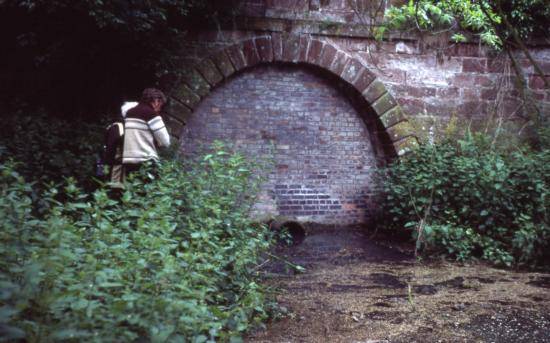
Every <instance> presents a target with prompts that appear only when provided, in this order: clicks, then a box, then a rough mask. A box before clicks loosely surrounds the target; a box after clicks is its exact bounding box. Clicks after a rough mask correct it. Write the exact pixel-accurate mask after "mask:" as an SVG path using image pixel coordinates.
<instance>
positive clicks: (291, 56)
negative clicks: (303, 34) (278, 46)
mask: <svg viewBox="0 0 550 343" xmlns="http://www.w3.org/2000/svg"><path fill="white" fill-rule="evenodd" d="M299 52H300V36H297V35H289V36H288V37H287V38H286V40H283V57H282V61H285V62H297V61H298V54H299Z"/></svg>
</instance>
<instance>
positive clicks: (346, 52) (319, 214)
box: [167, 0, 550, 223]
mask: <svg viewBox="0 0 550 343" xmlns="http://www.w3.org/2000/svg"><path fill="white" fill-rule="evenodd" d="M239 3H240V4H241V6H242V7H241V9H242V10H243V11H242V12H241V13H244V16H241V17H238V18H235V19H234V20H233V21H231V23H226V24H223V25H221V26H220V27H219V28H218V29H216V30H215V31H212V30H197V31H194V32H189V34H188V36H187V37H186V41H187V42H188V45H187V47H186V49H185V51H184V52H183V53H182V65H184V66H185V67H184V69H185V73H184V74H183V75H182V76H181V78H178V79H176V80H173V79H172V80H171V84H172V85H175V87H172V88H171V89H172V91H171V101H170V102H171V103H170V106H169V112H170V115H169V116H168V117H167V120H168V121H169V122H170V127H171V130H172V134H173V135H175V136H177V137H179V138H181V140H182V147H183V149H185V150H189V151H192V150H193V149H194V148H193V147H194V146H196V145H197V144H198V143H199V142H205V143H207V142H210V141H212V140H213V139H217V138H222V139H230V140H232V141H233V142H235V143H236V145H237V146H239V147H241V148H242V150H244V151H246V152H247V153H249V154H259V155H262V156H263V155H265V154H266V151H267V150H266V149H267V146H268V145H269V144H273V146H274V150H273V151H272V152H273V154H272V155H273V157H274V160H275V164H274V168H273V170H272V173H271V175H270V177H269V182H268V183H267V184H266V185H265V187H264V192H263V195H262V201H261V202H260V203H259V204H258V209H259V210H261V211H264V212H266V213H273V214H281V215H289V216H295V217H297V218H298V219H300V220H314V221H318V222H326V223H328V222H346V223H357V222H363V221H366V220H368V218H369V216H370V213H371V210H372V209H373V208H375V207H376V206H375V203H374V201H373V200H372V199H373V197H372V195H373V192H372V190H373V189H374V188H375V184H374V183H373V181H372V175H373V171H374V169H376V166H377V165H378V164H380V163H384V161H387V160H389V159H391V158H393V156H395V155H396V154H402V153H405V152H406V151H407V150H408V149H410V147H411V146H412V145H414V144H416V143H417V140H416V138H415V137H418V136H426V135H427V132H429V131H430V129H433V126H434V122H439V123H444V122H446V121H448V120H449V118H450V117H451V116H456V117H457V118H458V119H459V123H460V124H461V125H463V126H464V127H465V126H467V125H471V124H473V125H475V124H476V123H480V122H484V121H486V120H487V119H488V118H490V117H493V116H500V117H502V118H505V119H512V120H513V119H517V118H521V116H522V115H523V114H524V113H523V112H524V109H523V106H522V103H523V100H522V98H521V96H520V93H519V92H518V90H517V89H516V86H515V85H516V82H515V81H516V78H515V75H514V73H513V70H512V69H511V67H510V61H509V59H508V57H507V56H505V55H503V54H502V53H495V52H491V51H488V50H487V49H486V48H484V47H481V46H479V45H478V44H474V43H471V44H455V45H451V44H449V43H448V37H437V39H434V38H429V37H425V38H424V39H418V37H410V36H401V37H390V38H389V39H387V40H384V41H375V40H374V39H373V38H372V35H371V32H370V29H369V27H368V26H366V25H364V23H365V22H366V20H367V19H369V18H362V17H361V16H360V15H358V14H360V13H359V12H357V9H352V8H350V7H349V6H348V2H347V1H346V0H318V1H316V0H254V1H244V2H242V1H240V2H239ZM369 20H370V19H369ZM530 49H531V53H532V54H533V56H534V58H535V59H536V60H537V62H538V63H539V64H540V66H541V67H542V69H543V71H544V72H545V74H546V76H547V77H548V75H550V47H549V46H548V45H533V46H531V47H530ZM516 56H517V58H518V60H519V62H520V63H521V65H522V66H523V70H524V72H525V78H526V80H527V82H528V85H529V87H530V91H531V94H532V96H533V97H534V99H536V100H537V101H539V106H540V108H542V110H543V112H548V110H549V109H550V106H549V104H550V92H549V91H548V90H547V89H543V82H542V79H541V78H540V77H539V76H537V75H535V73H534V70H533V67H532V66H530V64H529V63H528V61H527V59H526V58H525V56H523V54H521V53H520V52H517V53H516ZM296 95H298V96H296ZM258 119H259V120H258ZM182 121H187V122H188V125H187V127H186V128H185V129H184V130H183V131H182V125H181V124H182ZM264 123H265V124H266V125H265V126H264V125H261V124H264ZM282 123H285V124H284V125H283V124H282ZM321 127H322V128H323V129H322V130H321ZM297 128H300V129H299V130H298V129H297ZM300 130H301V131H300ZM348 130H349V131H348ZM436 130H437V127H436ZM348 134H349V136H348ZM301 148H303V149H304V151H302V150H301ZM306 161H307V162H306Z"/></svg>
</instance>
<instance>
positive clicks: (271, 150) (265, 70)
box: [182, 65, 376, 224]
mask: <svg viewBox="0 0 550 343" xmlns="http://www.w3.org/2000/svg"><path fill="white" fill-rule="evenodd" d="M216 139H217V140H225V141H229V142H231V143H233V144H234V146H235V147H236V148H237V149H239V150H240V151H243V152H245V153H246V154H248V155H249V156H251V157H253V158H255V159H265V160H270V161H272V162H271V163H268V165H269V170H267V171H266V174H267V177H268V181H267V182H266V183H265V184H264V185H263V189H262V194H261V197H260V201H259V202H258V204H257V206H256V211H257V213H258V214H259V215H262V216H266V215H268V214H272V215H283V216H288V217H293V218H297V219H299V220H303V221H315V222H323V223H346V224H352V223H361V222H365V221H367V220H368V219H369V216H370V213H369V210H368V209H369V205H370V206H372V201H369V199H370V197H371V196H372V191H373V187H374V182H373V172H374V170H375V168H376V156H375V150H374V149H373V147H372V144H371V139H370V134H369V131H368V130H367V128H366V125H365V122H364V120H363V119H362V118H361V116H360V115H359V114H358V112H357V111H356V109H355V108H354V107H353V106H352V104H351V102H350V101H349V100H348V99H347V97H346V96H345V94H342V90H340V89H339V88H338V87H335V85H334V84H333V83H331V81H330V79H329V78H327V77H324V76H323V75H322V74H320V73H319V72H318V71H316V70H312V69H310V68H307V67H305V66H292V65H290V66H289V65H273V66H259V67H256V68H253V69H250V70H248V71H246V72H244V73H242V74H239V75H237V76H236V77H234V78H232V79H230V80H229V81H228V82H226V83H224V84H222V85H221V86H220V87H218V88H216V89H215V90H213V91H212V92H211V93H210V95H209V96H208V97H207V98H205V99H204V101H203V102H202V103H201V104H200V105H199V106H198V107H197V109H196V110H195V112H194V115H193V116H192V117H191V118H190V120H189V122H188V124H187V126H186V127H185V129H184V134H183V136H182V149H183V151H184V152H186V153H192V152H194V151H196V149H197V148H198V147H199V146H200V145H201V144H204V143H206V144H208V143H210V142H212V141H213V140H216Z"/></svg>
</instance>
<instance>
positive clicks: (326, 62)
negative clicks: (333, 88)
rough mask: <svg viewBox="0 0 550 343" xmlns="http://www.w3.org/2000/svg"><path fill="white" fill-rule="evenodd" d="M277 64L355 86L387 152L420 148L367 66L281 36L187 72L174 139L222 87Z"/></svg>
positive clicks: (177, 96)
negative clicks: (313, 69)
mask: <svg viewBox="0 0 550 343" xmlns="http://www.w3.org/2000/svg"><path fill="white" fill-rule="evenodd" d="M273 62H287V63H306V64H310V65H314V66H317V67H319V68H322V69H324V70H327V71H329V72H330V73H332V74H334V75H335V76H337V77H339V78H341V79H342V80H345V82H347V83H349V84H350V85H351V86H352V87H353V88H354V89H355V90H356V91H357V92H358V93H359V94H361V96H362V98H364V100H365V103H366V104H368V105H369V106H370V107H371V109H372V111H373V112H374V113H375V115H376V116H377V117H378V118H379V119H380V124H381V127H382V128H383V130H382V132H381V134H382V135H387V136H385V137H388V138H389V142H388V144H390V147H389V148H390V149H386V151H391V152H392V153H390V155H394V156H395V155H396V154H397V155H401V154H403V153H406V152H407V151H408V150H409V149H410V148H411V147H412V146H413V145H415V144H417V138H416V136H415V135H414V131H413V130H412V127H411V125H410V123H409V121H408V120H407V118H406V116H405V115H404V113H403V111H402V110H401V108H400V107H399V105H398V104H397V102H396V100H395V99H394V97H393V96H392V95H391V94H390V93H389V92H388V91H387V89H386V87H385V86H384V84H383V83H382V82H380V81H379V80H378V79H377V78H376V76H375V74H374V73H372V72H371V71H370V70H369V67H368V66H367V65H366V64H364V63H363V62H362V61H361V60H359V59H357V58H354V57H353V56H351V55H350V54H348V53H346V52H344V51H343V50H342V49H339V48H338V47H337V46H335V45H334V44H332V43H331V42H329V41H325V40H320V39H317V38H315V37H312V36H310V35H291V34H289V35H285V34H280V33H272V34H270V35H263V36H259V37H255V38H252V39H247V40H244V41H241V42H239V43H237V44H235V45H232V46H230V47H228V48H225V49H222V50H219V51H217V52H216V53H214V54H213V55H211V56H209V57H206V58H204V59H203V60H202V61H200V62H199V63H198V64H197V65H195V66H192V67H190V68H189V69H188V70H186V72H185V74H184V76H183V79H182V80H180V81H179V82H177V83H176V85H175V87H174V88H173V89H172V90H171V91H170V92H169V98H170V101H169V104H168V106H167V113H168V114H167V117H166V121H167V125H168V126H169V128H170V132H171V134H172V135H173V136H174V137H175V138H179V135H180V134H181V129H182V123H183V122H184V121H186V118H187V117H188V116H190V115H191V113H192V112H193V110H194V109H195V107H196V106H197V105H198V104H199V102H200V101H201V99H202V98H204V97H206V96H208V94H209V93H210V90H211V89H212V88H214V87H216V85H218V84H220V83H221V82H223V81H224V80H225V79H227V78H228V77H230V76H231V75H233V74H234V73H236V72H238V71H240V70H243V69H245V68H250V67H253V66H256V65H258V64H260V63H273ZM382 141H384V140H382ZM386 141H388V139H386ZM386 148H387V147H386Z"/></svg>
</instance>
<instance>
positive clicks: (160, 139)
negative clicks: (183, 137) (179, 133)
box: [147, 116, 170, 147]
mask: <svg viewBox="0 0 550 343" xmlns="http://www.w3.org/2000/svg"><path fill="white" fill-rule="evenodd" d="M147 124H148V125H149V128H150V129H151V132H153V136H154V137H155V141H156V142H157V144H158V145H159V146H162V147H168V146H170V135H169V134H168V130H167V129H166V125H164V121H163V120H162V117H161V116H156V117H154V118H153V119H151V120H149V121H148V122H147Z"/></svg>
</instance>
